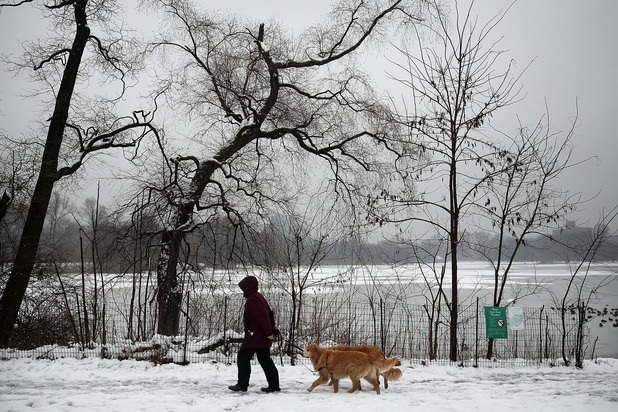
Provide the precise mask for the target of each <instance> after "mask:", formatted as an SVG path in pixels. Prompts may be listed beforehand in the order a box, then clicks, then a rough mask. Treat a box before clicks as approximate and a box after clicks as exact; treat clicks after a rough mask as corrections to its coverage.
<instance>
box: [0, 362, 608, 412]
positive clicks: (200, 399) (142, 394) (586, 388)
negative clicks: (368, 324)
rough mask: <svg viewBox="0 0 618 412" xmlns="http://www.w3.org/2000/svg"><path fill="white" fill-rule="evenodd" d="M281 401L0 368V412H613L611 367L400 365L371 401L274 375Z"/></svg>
mask: <svg viewBox="0 0 618 412" xmlns="http://www.w3.org/2000/svg"><path fill="white" fill-rule="evenodd" d="M278 368H279V373H280V377H281V386H282V391H281V392H279V393H274V394H265V393H262V392H261V391H260V387H261V386H264V385H265V384H266V382H265V379H264V375H263V373H262V370H261V369H260V367H259V366H257V365H255V366H253V375H252V380H251V387H250V388H249V391H248V392H246V393H235V392H231V391H229V390H228V389H227V386H228V385H230V384H233V383H235V381H236V366H235V365H225V364H222V363H194V364H190V365H188V366H179V365H174V364H170V365H161V366H155V365H153V364H152V363H150V362H145V361H133V360H127V361H118V360H103V359H97V358H94V359H93V358H90V359H83V360H76V359H70V358H66V359H58V360H55V361H50V360H32V359H13V360H8V361H0V410H1V411H32V410H39V411H82V410H83V411H85V410H87V411H106V412H109V411H240V412H242V411H252V412H255V411H259V410H263V411H312V412H313V411H320V412H321V411H338V412H343V411H350V410H360V411H364V410H370V411H371V410H373V411H386V410H388V409H389V408H392V409H393V410H397V411H488V410H491V411H524V410H525V411H528V412H531V411H544V412H547V411H564V410H576V411H595V412H596V411H611V412H615V411H617V410H618V359H601V360H599V361H598V362H597V363H593V362H590V361H588V362H587V363H586V364H585V368H584V369H583V370H578V369H575V368H572V367H555V368H550V367H538V368H537V367H522V368H478V369H475V368H458V367H456V366H437V365H430V366H421V365H417V364H415V365H411V364H409V363H407V362H405V361H404V362H403V365H402V366H401V368H402V370H403V378H402V379H401V380H399V381H397V382H391V383H390V385H389V388H388V389H386V390H383V391H382V394H381V395H376V394H375V393H374V392H372V391H370V390H369V385H368V384H367V383H366V382H365V384H364V385H363V387H364V390H363V391H361V392H355V393H352V394H350V393H347V390H348V389H349V388H350V387H351V383H350V381H349V380H342V381H341V384H340V392H339V393H332V388H331V387H327V386H319V387H317V388H316V389H315V390H314V391H313V392H312V393H309V392H307V390H306V388H307V387H309V385H310V384H311V382H313V380H315V378H316V377H315V376H314V374H312V372H311V370H310V369H309V368H308V367H306V366H304V365H298V366H289V365H286V366H280V365H279V366H278Z"/></svg>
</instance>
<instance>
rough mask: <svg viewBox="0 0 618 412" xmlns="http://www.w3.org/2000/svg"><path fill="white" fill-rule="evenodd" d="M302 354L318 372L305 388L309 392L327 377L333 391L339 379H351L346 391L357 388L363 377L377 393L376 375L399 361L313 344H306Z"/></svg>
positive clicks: (337, 388)
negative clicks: (350, 387) (331, 383)
mask: <svg viewBox="0 0 618 412" xmlns="http://www.w3.org/2000/svg"><path fill="white" fill-rule="evenodd" d="M303 356H304V357H306V358H309V359H310V360H311V363H312V364H313V368H314V369H315V370H316V371H318V372H319V377H318V379H316V380H315V382H313V383H312V384H311V386H310V387H309V388H307V390H308V391H309V392H311V391H312V390H313V389H314V388H315V387H316V386H318V385H322V384H324V383H326V382H328V378H329V377H331V378H332V382H333V392H335V393H337V391H338V390H339V379H342V378H346V377H349V378H350V379H351V380H352V389H350V390H349V391H348V392H354V391H355V390H357V389H359V388H360V380H361V379H363V378H364V379H365V380H366V381H367V382H369V383H371V384H372V385H373V389H374V390H375V391H376V393H377V394H378V395H379V394H380V383H379V381H378V375H380V374H382V373H385V372H386V371H388V370H390V369H392V368H393V367H394V366H395V364H396V363H397V362H399V360H398V359H397V358H393V359H375V358H372V357H371V356H369V355H367V354H366V353H363V352H358V351H338V350H332V349H325V348H321V347H319V346H318V345H314V344H311V345H309V346H307V348H306V349H305V350H304V351H303Z"/></svg>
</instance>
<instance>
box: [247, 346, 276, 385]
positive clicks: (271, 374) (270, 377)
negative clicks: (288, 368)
mask: <svg viewBox="0 0 618 412" xmlns="http://www.w3.org/2000/svg"><path fill="white" fill-rule="evenodd" d="M254 354H257V359H258V362H259V363H260V366H261V367H262V369H263V370H264V374H265V375H266V381H268V387H269V388H279V372H278V371H277V367H276V366H275V363H274V362H273V360H272V359H271V357H270V348H247V347H244V346H241V347H240V350H239V351H238V384H239V385H242V386H247V387H248V386H249V378H250V377H251V359H252V358H253V355H254Z"/></svg>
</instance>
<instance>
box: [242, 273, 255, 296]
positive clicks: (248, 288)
mask: <svg viewBox="0 0 618 412" xmlns="http://www.w3.org/2000/svg"><path fill="white" fill-rule="evenodd" d="M238 286H239V287H240V289H241V290H242V292H243V295H244V297H248V296H249V295H250V294H252V293H253V292H257V290H258V280H257V278H256V277H255V276H247V277H246V278H244V279H243V280H241V281H240V282H238Z"/></svg>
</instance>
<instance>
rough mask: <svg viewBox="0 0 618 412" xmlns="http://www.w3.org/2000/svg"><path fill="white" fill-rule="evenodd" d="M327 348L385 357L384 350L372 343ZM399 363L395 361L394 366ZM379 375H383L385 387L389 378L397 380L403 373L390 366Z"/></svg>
mask: <svg viewBox="0 0 618 412" xmlns="http://www.w3.org/2000/svg"><path fill="white" fill-rule="evenodd" d="M328 349H331V350H340V351H350V350H351V351H357V352H363V353H366V354H367V355H369V356H371V357H372V358H375V359H386V357H385V356H384V352H382V349H380V348H378V347H377V346H374V345H361V346H348V345H337V346H333V347H331V348H328ZM399 365H401V362H397V363H396V366H399ZM381 375H382V376H383V377H384V389H387V388H388V381H389V380H391V381H396V380H399V379H400V378H401V376H402V375H403V373H402V372H401V369H398V368H392V369H389V370H388V371H386V372H384V373H381ZM378 383H379V382H378ZM330 384H331V383H329V385H330Z"/></svg>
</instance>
